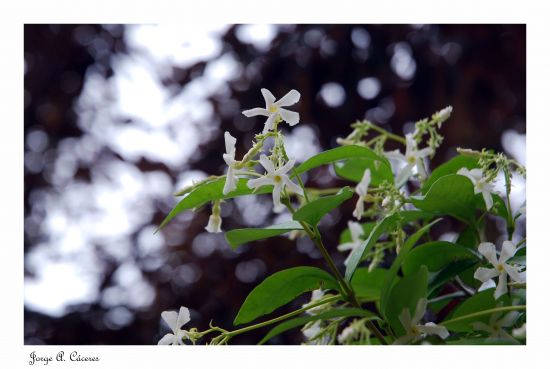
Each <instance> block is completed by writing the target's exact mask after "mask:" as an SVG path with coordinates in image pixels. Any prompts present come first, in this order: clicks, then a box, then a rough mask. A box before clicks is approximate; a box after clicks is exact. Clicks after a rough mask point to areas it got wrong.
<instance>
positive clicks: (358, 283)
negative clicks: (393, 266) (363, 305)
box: [351, 268, 388, 301]
mask: <svg viewBox="0 0 550 369" xmlns="http://www.w3.org/2000/svg"><path fill="white" fill-rule="evenodd" d="M387 274H388V271H387V270H386V269H379V268H376V269H373V270H372V271H370V272H369V270H368V268H357V270H356V271H355V273H354V274H353V278H352V279H351V287H352V289H353V291H354V292H355V295H356V296H357V297H358V298H360V299H361V300H365V301H376V300H379V299H380V294H381V291H382V288H383V286H384V282H385V280H386V276H387Z"/></svg>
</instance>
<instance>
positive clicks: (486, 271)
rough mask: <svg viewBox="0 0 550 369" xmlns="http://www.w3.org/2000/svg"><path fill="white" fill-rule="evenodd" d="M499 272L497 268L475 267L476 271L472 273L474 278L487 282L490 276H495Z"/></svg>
mask: <svg viewBox="0 0 550 369" xmlns="http://www.w3.org/2000/svg"><path fill="white" fill-rule="evenodd" d="M499 274H500V273H499V272H498V270H496V269H493V268H482V267H480V268H477V270H476V272H475V273H474V278H475V279H477V280H478V281H480V282H487V281H488V280H489V279H491V278H495V277H496V276H498V275H499Z"/></svg>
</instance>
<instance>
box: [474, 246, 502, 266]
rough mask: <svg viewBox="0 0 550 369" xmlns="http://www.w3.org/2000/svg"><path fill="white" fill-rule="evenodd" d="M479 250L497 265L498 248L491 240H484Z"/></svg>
mask: <svg viewBox="0 0 550 369" xmlns="http://www.w3.org/2000/svg"><path fill="white" fill-rule="evenodd" d="M477 250H478V251H479V253H480V254H481V255H483V256H485V258H486V259H487V260H489V261H490V262H491V264H493V266H495V267H496V266H497V264H498V261H497V250H496V248H495V245H494V244H492V243H491V242H482V243H480V244H479V246H478V248H477Z"/></svg>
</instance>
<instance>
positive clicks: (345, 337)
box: [338, 324, 358, 344]
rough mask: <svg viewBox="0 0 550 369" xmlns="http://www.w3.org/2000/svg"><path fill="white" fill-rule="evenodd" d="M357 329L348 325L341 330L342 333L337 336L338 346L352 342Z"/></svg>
mask: <svg viewBox="0 0 550 369" xmlns="http://www.w3.org/2000/svg"><path fill="white" fill-rule="evenodd" d="M357 333H358V332H357V329H355V326H354V325H353V324H350V325H348V326H347V327H346V328H344V329H342V332H341V333H340V334H339V335H338V342H339V343H340V344H342V343H344V342H346V341H349V340H353V339H354V338H355V336H356V334H357Z"/></svg>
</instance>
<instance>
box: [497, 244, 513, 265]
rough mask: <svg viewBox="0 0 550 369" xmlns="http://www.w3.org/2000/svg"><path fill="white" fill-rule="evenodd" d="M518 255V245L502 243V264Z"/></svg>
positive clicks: (500, 259) (500, 260)
mask: <svg viewBox="0 0 550 369" xmlns="http://www.w3.org/2000/svg"><path fill="white" fill-rule="evenodd" d="M515 253H516V245H514V243H513V242H512V241H504V242H503V243H502V249H501V250H500V258H499V259H498V261H499V262H500V263H505V262H506V261H508V259H510V258H511V257H512V256H514V254H515Z"/></svg>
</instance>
